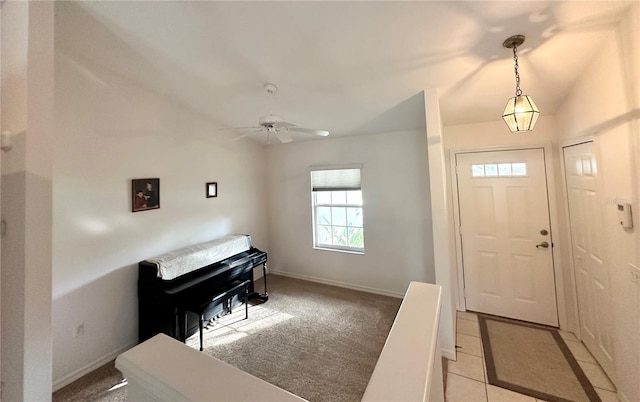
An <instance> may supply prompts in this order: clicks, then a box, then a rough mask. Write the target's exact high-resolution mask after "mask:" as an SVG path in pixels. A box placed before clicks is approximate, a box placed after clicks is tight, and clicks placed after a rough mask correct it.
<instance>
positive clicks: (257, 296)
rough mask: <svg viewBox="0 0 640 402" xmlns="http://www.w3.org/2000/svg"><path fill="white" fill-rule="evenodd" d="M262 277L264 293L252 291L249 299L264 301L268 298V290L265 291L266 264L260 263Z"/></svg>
mask: <svg viewBox="0 0 640 402" xmlns="http://www.w3.org/2000/svg"><path fill="white" fill-rule="evenodd" d="M262 279H263V280H264V293H258V292H253V293H251V294H250V295H249V298H250V299H258V300H262V301H263V302H266V301H267V300H269V292H267V264H266V263H263V264H262Z"/></svg>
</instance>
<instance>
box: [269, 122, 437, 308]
mask: <svg viewBox="0 0 640 402" xmlns="http://www.w3.org/2000/svg"><path fill="white" fill-rule="evenodd" d="M351 163H358V164H362V165H363V168H362V194H363V202H364V230H365V254H364V255H358V254H349V253H341V252H333V251H325V250H316V249H314V248H313V236H312V227H311V222H312V221H311V219H312V218H311V185H310V177H309V167H310V166H314V165H339V164H342V165H344V164H351ZM267 166H268V174H267V175H268V176H267V180H268V189H269V191H268V197H269V198H268V204H269V240H270V243H269V246H270V254H269V269H270V271H271V272H278V273H282V274H286V275H291V276H296V277H299V278H304V279H311V280H317V281H322V282H325V283H334V284H340V285H343V286H350V287H353V288H357V289H363V290H369V291H374V292H378V293H382V294H389V295H395V296H402V294H404V292H405V291H406V289H407V286H408V285H409V282H410V281H423V282H430V283H434V280H435V274H434V265H433V246H432V232H431V208H430V200H429V193H428V189H429V176H428V160H427V145H426V134H425V131H423V130H419V131H410V132H394V133H384V134H376V135H367V136H359V137H349V138H331V137H328V138H325V139H322V140H316V141H305V142H297V143H296V142H294V143H290V144H283V145H277V146H272V147H269V148H268V150H267Z"/></svg>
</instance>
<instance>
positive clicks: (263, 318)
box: [53, 275, 401, 402]
mask: <svg viewBox="0 0 640 402" xmlns="http://www.w3.org/2000/svg"><path fill="white" fill-rule="evenodd" d="M268 281H269V284H268V286H269V301H268V302H266V303H264V304H256V305H252V304H250V307H249V319H248V320H245V319H244V308H243V307H242V306H239V307H237V308H236V309H235V310H234V312H233V314H232V315H228V316H226V317H223V318H222V319H220V320H218V321H217V322H216V323H215V324H213V325H212V326H211V328H209V329H207V330H206V332H205V339H204V348H205V351H204V353H207V354H208V355H210V356H214V357H216V358H218V359H220V360H223V361H225V362H227V363H229V364H231V365H233V366H235V367H238V368H240V369H241V370H244V371H246V372H248V373H251V374H253V375H255V376H256V377H259V378H262V379H264V380H265V381H268V382H270V383H272V384H275V385H277V386H279V387H281V388H284V389H286V390H288V391H290V392H292V393H294V394H296V395H299V396H301V397H302V398H305V399H307V400H310V401H314V402H315V401H318V402H321V401H359V400H360V399H361V397H362V395H363V393H364V390H365V388H366V385H367V383H368V381H369V378H370V376H371V373H372V372H373V368H374V367H375V363H376V361H377V359H378V356H379V355H380V351H381V350H382V346H383V345H384V342H385V340H386V337H387V335H388V333H389V329H390V328H391V325H392V323H393V320H394V318H395V315H396V313H397V311H398V308H399V307H400V302H401V300H400V299H397V298H393V297H387V296H380V295H375V294H371V293H364V292H358V291H355V290H349V289H344V288H339V287H334V286H327V285H321V284H317V283H313V282H308V281H302V280H298V279H292V278H287V277H283V276H277V275H269V276H268ZM256 286H257V287H259V286H262V281H257V282H256ZM258 290H261V289H258ZM199 342H200V341H199V337H198V334H195V335H194V336H192V337H191V338H189V339H188V340H187V344H188V345H190V346H192V347H194V348H199ZM97 371H99V372H100V373H96V372H94V373H91V374H90V375H88V376H85V377H83V378H82V379H80V380H78V381H76V382H75V383H73V384H70V385H69V386H67V387H65V388H63V389H61V390H60V391H57V392H56V393H54V395H53V400H54V401H101V402H102V401H105V402H106V401H122V400H126V387H119V388H117V387H118V386H119V385H120V382H121V381H122V376H121V374H120V373H119V372H118V371H117V370H115V368H114V367H113V363H110V364H108V365H106V366H105V367H103V368H101V369H99V370H97ZM114 386H115V387H116V388H115V389H112V388H113V387H114ZM216 386H224V380H223V379H222V381H221V384H220V385H216ZM109 389H112V390H111V391H109ZM212 392H215V387H214V388H213V389H212Z"/></svg>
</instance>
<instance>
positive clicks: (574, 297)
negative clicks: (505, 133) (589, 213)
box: [558, 135, 600, 340]
mask: <svg viewBox="0 0 640 402" xmlns="http://www.w3.org/2000/svg"><path fill="white" fill-rule="evenodd" d="M588 142H591V143H592V144H593V154H594V156H595V158H596V161H597V162H599V161H600V154H599V151H598V147H597V146H596V145H597V144H596V140H595V136H593V135H588V136H584V137H576V138H569V139H566V140H564V141H562V142H561V143H560V144H559V146H558V149H559V158H560V174H561V179H562V183H561V184H562V203H563V210H564V225H565V227H566V228H567V236H566V238H567V241H568V244H567V256H568V264H569V268H568V270H569V272H570V274H571V275H570V277H571V284H570V285H571V290H572V292H571V293H572V294H571V308H572V314H573V317H575V328H572V331H571V332H573V333H574V335H575V336H576V337H577V338H578V339H579V340H582V321H581V319H580V311H579V310H578V287H577V284H576V266H575V264H574V260H573V258H574V255H573V247H572V244H573V233H572V232H571V220H570V218H569V194H568V193H567V167H566V165H565V163H564V149H565V148H567V147H572V146H575V145H580V144H585V143H588ZM598 167H599V166H598ZM597 183H598V184H597V185H598V186H599V185H600V184H599V182H597Z"/></svg>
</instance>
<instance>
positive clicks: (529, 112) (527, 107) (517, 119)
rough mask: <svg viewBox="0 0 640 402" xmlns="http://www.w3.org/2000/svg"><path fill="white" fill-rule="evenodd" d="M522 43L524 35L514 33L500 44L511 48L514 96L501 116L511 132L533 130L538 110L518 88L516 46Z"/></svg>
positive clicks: (518, 75)
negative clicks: (514, 81)
mask: <svg viewBox="0 0 640 402" xmlns="http://www.w3.org/2000/svg"><path fill="white" fill-rule="evenodd" d="M523 43H524V35H514V36H511V37H510V38H507V39H506V40H505V41H504V42H503V43H502V46H504V47H506V48H508V49H513V62H514V68H513V69H514V71H515V74H516V96H515V97H513V98H511V99H509V101H508V102H507V107H505V109H504V113H503V114H502V118H503V119H504V121H505V123H507V126H509V130H511V132H512V133H526V132H528V131H532V130H533V126H535V124H536V121H537V120H538V116H540V111H539V110H538V107H537V106H536V104H535V103H534V102H533V99H531V97H530V96H528V95H522V90H521V89H520V74H519V73H518V46H520V45H522V44H523Z"/></svg>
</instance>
